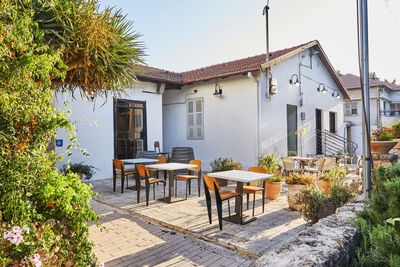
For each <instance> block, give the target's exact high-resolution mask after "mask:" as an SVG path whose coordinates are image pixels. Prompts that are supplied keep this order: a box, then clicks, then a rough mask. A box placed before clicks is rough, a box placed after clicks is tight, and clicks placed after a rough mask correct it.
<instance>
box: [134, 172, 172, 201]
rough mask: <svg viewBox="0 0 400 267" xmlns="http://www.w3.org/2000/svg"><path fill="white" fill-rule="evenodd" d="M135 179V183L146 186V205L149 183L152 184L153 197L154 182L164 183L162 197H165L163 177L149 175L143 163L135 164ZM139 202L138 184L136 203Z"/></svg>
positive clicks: (154, 190) (154, 194)
mask: <svg viewBox="0 0 400 267" xmlns="http://www.w3.org/2000/svg"><path fill="white" fill-rule="evenodd" d="M136 172H137V176H136V177H137V178H136V179H137V180H136V184H137V185H140V184H145V187H146V206H148V205H149V195H150V185H153V198H154V199H156V183H164V199H165V185H166V181H165V180H164V179H158V178H154V177H150V175H149V171H148V169H147V167H146V166H145V165H141V164H136ZM139 202H140V186H138V187H137V203H139Z"/></svg>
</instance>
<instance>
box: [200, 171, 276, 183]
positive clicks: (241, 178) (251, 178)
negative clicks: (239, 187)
mask: <svg viewBox="0 0 400 267" xmlns="http://www.w3.org/2000/svg"><path fill="white" fill-rule="evenodd" d="M207 176H210V177H214V178H220V179H225V180H231V181H236V182H243V183H251V182H255V181H259V180H264V179H267V178H271V177H273V175H272V174H267V173H258V172H248V171H238V170H232V171H223V172H212V173H209V174H207Z"/></svg>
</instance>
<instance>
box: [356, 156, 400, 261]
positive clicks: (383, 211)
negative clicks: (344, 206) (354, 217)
mask: <svg viewBox="0 0 400 267" xmlns="http://www.w3.org/2000/svg"><path fill="white" fill-rule="evenodd" d="M374 176H375V189H374V190H372V192H371V200H370V201H369V202H368V203H367V205H366V207H365V209H364V210H363V211H361V212H360V213H359V214H358V221H357V222H356V226H357V227H358V229H359V230H360V232H361V235H362V241H361V246H360V247H359V248H358V251H357V256H356V258H355V259H354V264H353V265H354V266H400V232H399V231H398V229H397V228H396V227H395V226H393V225H391V224H390V223H388V222H390V221H391V220H390V219H393V218H399V217H400V163H396V164H394V165H393V166H389V167H382V166H381V167H379V168H377V169H374Z"/></svg>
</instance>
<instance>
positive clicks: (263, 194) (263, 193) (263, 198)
mask: <svg viewBox="0 0 400 267" xmlns="http://www.w3.org/2000/svg"><path fill="white" fill-rule="evenodd" d="M262 205H263V207H262V213H264V206H265V181H264V182H263V191H262Z"/></svg>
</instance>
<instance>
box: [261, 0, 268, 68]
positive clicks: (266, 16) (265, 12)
mask: <svg viewBox="0 0 400 267" xmlns="http://www.w3.org/2000/svg"><path fill="white" fill-rule="evenodd" d="M268 13H269V0H267V4H266V5H265V6H264V9H263V13H262V14H263V15H264V16H265V33H266V34H265V37H266V42H265V45H266V53H267V57H266V60H265V61H269V18H268Z"/></svg>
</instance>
